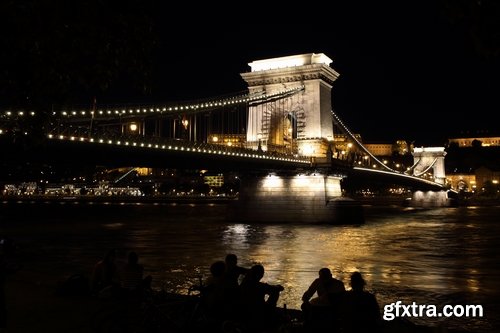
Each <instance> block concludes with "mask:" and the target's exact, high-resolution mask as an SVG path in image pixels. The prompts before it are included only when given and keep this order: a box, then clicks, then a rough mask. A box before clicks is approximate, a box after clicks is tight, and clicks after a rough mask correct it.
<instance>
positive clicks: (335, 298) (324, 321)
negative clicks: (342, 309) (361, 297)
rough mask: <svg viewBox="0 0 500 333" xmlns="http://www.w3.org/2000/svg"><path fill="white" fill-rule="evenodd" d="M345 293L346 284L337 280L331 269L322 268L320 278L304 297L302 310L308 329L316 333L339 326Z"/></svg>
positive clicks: (314, 281) (311, 285)
mask: <svg viewBox="0 0 500 333" xmlns="http://www.w3.org/2000/svg"><path fill="white" fill-rule="evenodd" d="M344 292H345V287H344V283H343V282H342V281H340V280H337V279H335V278H334V277H333V275H332V272H331V270H330V269H329V268H327V267H323V268H321V269H320V270H319V271H318V277H317V278H316V279H314V280H313V282H312V283H311V284H310V286H309V288H307V290H306V291H305V292H304V294H303V295H302V302H303V303H302V305H301V309H302V313H303V317H304V325H305V326H306V328H310V330H313V331H314V330H315V329H316V328H319V327H332V326H337V324H336V322H337V321H338V318H339V315H338V311H339V309H338V305H339V302H340V299H341V297H342V294H343V293H344ZM314 295H316V297H313V296H314ZM332 314H333V315H332Z"/></svg>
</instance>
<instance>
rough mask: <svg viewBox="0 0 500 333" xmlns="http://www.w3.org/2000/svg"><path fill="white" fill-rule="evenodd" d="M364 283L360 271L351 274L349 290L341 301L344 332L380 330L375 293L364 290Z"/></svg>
mask: <svg viewBox="0 0 500 333" xmlns="http://www.w3.org/2000/svg"><path fill="white" fill-rule="evenodd" d="M365 285H366V282H365V280H364V279H363V277H362V275H361V273H360V272H354V273H352V274H351V290H349V291H348V292H346V293H345V296H344V298H343V302H342V309H343V319H342V323H343V324H342V326H343V329H344V331H343V332H346V333H358V332H373V333H379V332H382V328H381V327H382V317H381V314H380V307H379V304H378V302H377V299H376V297H375V295H373V294H372V293H370V292H368V291H366V290H364V288H365Z"/></svg>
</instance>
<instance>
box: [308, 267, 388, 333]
mask: <svg viewBox="0 0 500 333" xmlns="http://www.w3.org/2000/svg"><path fill="white" fill-rule="evenodd" d="M318 275H319V276H318V277H317V278H316V279H315V280H314V281H313V282H312V283H311V285H310V286H309V288H308V289H307V290H306V291H305V292H304V294H303V296H302V302H303V303H302V306H301V309H302V312H303V316H304V324H305V327H306V329H307V330H308V331H310V332H320V331H321V332H322V331H324V330H328V331H329V332H345V333H358V332H359V333H361V332H371V333H377V332H380V331H381V329H382V317H381V313H380V308H379V304H378V302H377V299H376V297H375V295H373V294H372V293H370V292H368V291H366V290H365V289H364V288H365V285H366V282H365V280H364V279H363V277H362V275H361V273H360V272H354V273H352V274H351V277H350V284H351V289H350V290H346V288H345V286H344V283H343V282H342V281H340V280H338V279H336V278H334V277H333V275H332V273H331V271H330V269H329V268H326V267H324V268H321V269H320V270H319V272H318Z"/></svg>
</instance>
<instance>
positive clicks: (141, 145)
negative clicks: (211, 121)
mask: <svg viewBox="0 0 500 333" xmlns="http://www.w3.org/2000/svg"><path fill="white" fill-rule="evenodd" d="M47 137H48V138H49V139H59V140H66V141H79V142H84V143H90V144H108V145H115V146H128V147H139V148H145V149H159V150H170V151H181V152H186V153H199V154H214V155H226V156H234V157H241V158H252V159H264V160H273V161H281V162H290V163H299V164H304V165H305V164H310V163H311V161H310V160H309V158H308V157H304V156H303V157H280V156H271V155H266V154H264V153H260V154H257V153H256V152H254V153H243V152H236V151H231V150H230V149H227V148H225V150H223V149H215V147H212V148H213V149H206V148H197V147H184V146H182V145H180V144H176V145H173V144H157V143H150V142H136V141H122V140H110V139H104V138H86V137H76V136H65V135H53V134H48V135H47ZM217 148H219V147H217ZM220 148H223V147H222V146H221V147H220Z"/></svg>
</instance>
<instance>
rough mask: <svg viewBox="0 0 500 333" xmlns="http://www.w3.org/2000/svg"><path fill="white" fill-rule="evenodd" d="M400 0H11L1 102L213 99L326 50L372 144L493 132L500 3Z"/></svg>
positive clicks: (344, 111)
mask: <svg viewBox="0 0 500 333" xmlns="http://www.w3.org/2000/svg"><path fill="white" fill-rule="evenodd" d="M345 2H348V1H345ZM400 2H402V3H403V2H404V3H405V4H400V3H399V2H394V3H391V2H384V4H380V3H379V2H376V4H368V5H367V4H362V3H360V2H350V1H349V3H352V4H342V5H336V2H331V3H329V4H328V5H321V4H319V3H318V4H316V3H310V4H308V3H304V4H300V5H294V6H292V5H290V6H288V7H283V8H282V9H278V8H274V9H270V8H268V7H266V5H263V6H260V7H259V6H257V4H240V5H238V6H255V7H248V8H245V7H241V8H239V7H230V6H222V7H220V8H215V7H210V8H209V7H207V8H203V7H200V6H199V5H194V4H191V3H189V4H188V3H186V4H180V6H181V7H180V8H173V7H170V6H171V5H169V4H168V3H167V2H161V1H158V2H155V1H127V2H125V3H124V4H122V3H121V2H116V4H114V2H111V1H110V2H105V1H98V0H81V1H76V3H77V4H74V3H73V2H68V3H65V2H64V1H44V2H43V1H42V3H43V4H40V2H38V3H37V2H36V1H34V0H33V1H6V2H5V3H4V4H3V5H1V6H3V8H0V12H2V13H3V14H2V15H4V16H5V15H6V11H7V12H8V13H9V15H7V16H5V17H3V18H4V19H3V20H2V22H3V23H2V24H4V26H3V28H2V35H3V38H2V41H1V42H2V44H3V45H0V46H1V47H2V49H3V50H4V52H3V54H2V57H4V59H2V67H3V69H2V71H1V72H0V80H2V81H0V83H1V84H2V85H3V86H4V87H7V88H4V89H3V91H2V92H0V106H1V107H2V109H4V108H15V107H20V108H30V107H33V108H37V107H38V108H42V109H43V108H45V109H48V108H58V107H59V106H66V105H80V106H81V105H91V103H92V100H93V97H94V96H95V97H96V98H97V103H98V104H100V105H104V104H126V103H138V102H142V103H149V102H152V103H156V102H158V103H162V102H171V101H184V100H193V99H200V98H206V97H216V96H220V95H226V94H231V93H236V92H240V91H244V90H246V84H245V82H244V81H243V80H242V79H241V77H240V75H239V74H240V73H242V72H246V71H249V70H250V68H249V66H248V63H249V62H251V61H253V60H259V59H266V58H270V57H279V56H287V55H293V54H301V53H325V54H326V55H327V56H329V57H330V58H332V60H333V63H332V64H331V66H332V67H333V68H334V69H335V70H336V71H338V72H339V73H340V77H339V79H338V80H337V81H336V82H335V83H334V87H333V99H332V104H333V108H334V110H335V111H336V113H337V114H338V115H339V116H340V117H341V119H343V120H344V122H345V123H346V124H347V125H348V127H349V128H350V129H351V130H352V131H353V132H356V133H360V134H361V135H362V138H363V140H364V141H370V142H382V141H393V140H396V139H406V140H409V141H415V142H416V143H417V144H419V143H422V144H432V143H440V142H441V141H442V140H443V139H444V138H447V137H450V136H455V137H456V136H461V135H465V134H464V133H466V131H469V134H472V133H477V135H493V134H495V135H498V134H499V133H498V132H499V126H498V125H497V124H498V122H494V121H492V119H491V118H490V117H492V116H494V115H495V114H497V113H498V110H500V98H499V94H498V93H499V92H500V65H499V63H500V5H499V4H498V2H495V1H467V0H463V1H452V0H449V1H447V0H436V1H429V2H426V1H417V2H414V4H408V1H400ZM369 3H370V2H369ZM412 3H413V2H412ZM117 4H119V5H117ZM267 6H269V4H267ZM292 7H293V8H292ZM14 13H16V14H14ZM478 131H482V132H478Z"/></svg>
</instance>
